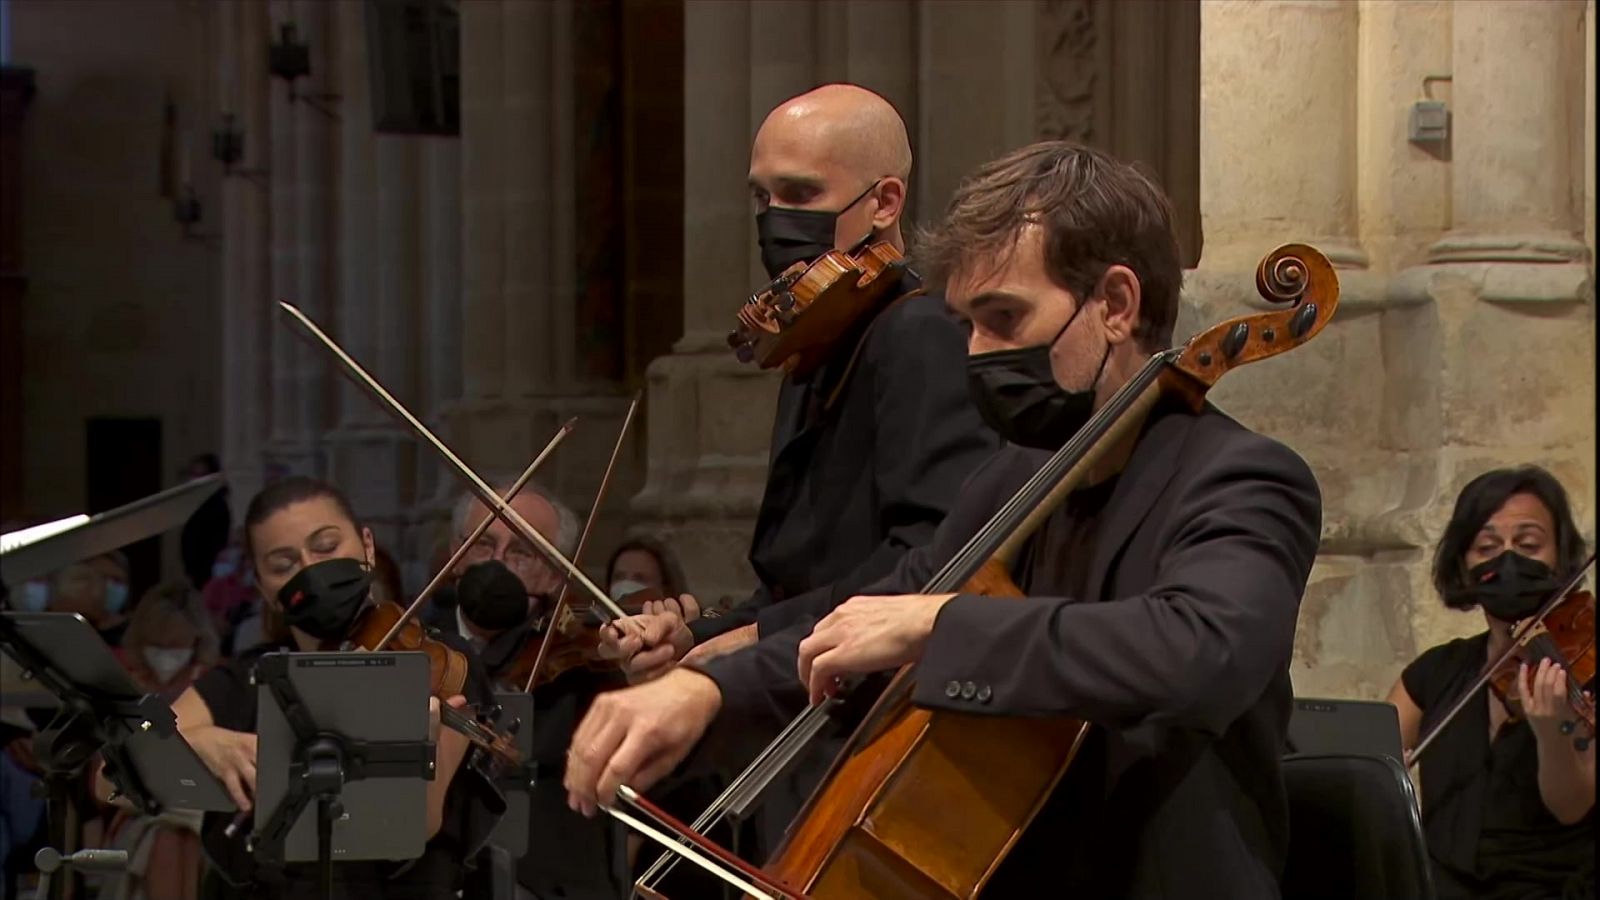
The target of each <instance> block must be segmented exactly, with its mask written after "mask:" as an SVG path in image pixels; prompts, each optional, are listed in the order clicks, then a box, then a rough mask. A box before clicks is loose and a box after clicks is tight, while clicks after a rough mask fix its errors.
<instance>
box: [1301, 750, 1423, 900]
mask: <svg viewBox="0 0 1600 900" xmlns="http://www.w3.org/2000/svg"><path fill="white" fill-rule="evenodd" d="M1283 776H1284V780H1285V782H1286V783H1287V787H1288V793H1289V859H1288V862H1287V864H1286V865H1285V866H1284V873H1283V897H1284V900H1350V898H1355V897H1382V898H1385V900H1433V897H1434V892H1433V891H1434V889H1433V874H1432V871H1431V869H1430V863H1429V861H1428V848H1427V844H1426V841H1425V839H1424V838H1423V834H1422V817H1421V815H1420V813H1419V811H1418V806H1417V795H1416V789H1415V788H1414V787H1413V786H1412V784H1411V779H1410V778H1408V777H1406V771H1405V769H1404V768H1403V767H1401V765H1400V763H1398V762H1396V761H1395V760H1393V759H1391V758H1389V757H1387V756H1360V755H1354V754H1303V755H1295V756H1287V757H1284V760H1283Z"/></svg>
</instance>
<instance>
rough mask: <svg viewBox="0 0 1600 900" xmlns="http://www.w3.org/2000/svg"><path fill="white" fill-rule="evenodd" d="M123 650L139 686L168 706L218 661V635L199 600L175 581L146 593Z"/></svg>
mask: <svg viewBox="0 0 1600 900" xmlns="http://www.w3.org/2000/svg"><path fill="white" fill-rule="evenodd" d="M122 647H123V651H124V652H125V653H126V654H127V660H126V662H127V666H128V669H129V671H131V672H133V675H134V677H135V678H137V679H138V681H139V683H140V685H141V686H142V687H144V688H145V690H148V691H152V692H155V693H159V694H161V695H163V696H164V697H166V698H167V700H168V701H169V702H170V701H172V700H175V699H177V697H178V695H179V694H181V693H183V690H184V688H187V687H188V686H189V683H190V682H192V681H193V680H194V679H195V677H196V676H197V675H198V674H199V673H200V672H202V671H204V670H205V669H207V668H209V667H210V666H213V665H215V664H216V663H217V661H218V659H219V657H220V654H219V652H218V641H217V634H216V631H215V630H214V629H213V628H212V627H211V619H210V617H209V616H207V615H206V611H205V609H204V608H203V607H202V606H201V605H200V598H199V597H198V596H197V595H196V594H195V593H194V591H192V590H191V589H190V588H189V587H188V585H186V584H184V583H182V582H176V581H170V582H167V583H165V584H161V585H157V586H156V587H153V588H151V589H150V590H148V591H146V592H145V595H144V597H142V598H141V599H140V601H139V608H138V609H137V610H135V611H134V613H133V620H132V621H131V622H130V623H129V625H128V633H127V634H126V635H124V637H123V639H122Z"/></svg>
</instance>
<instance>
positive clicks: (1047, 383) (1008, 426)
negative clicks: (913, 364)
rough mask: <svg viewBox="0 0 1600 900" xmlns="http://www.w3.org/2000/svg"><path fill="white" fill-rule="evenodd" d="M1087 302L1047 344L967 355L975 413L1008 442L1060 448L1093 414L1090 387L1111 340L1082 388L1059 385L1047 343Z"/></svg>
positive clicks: (1102, 368) (1069, 320)
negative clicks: (1066, 387)
mask: <svg viewBox="0 0 1600 900" xmlns="http://www.w3.org/2000/svg"><path fill="white" fill-rule="evenodd" d="M1088 305H1089V304H1088V303H1083V304H1080V305H1079V306H1078V308H1077V309H1075V310H1073V311H1072V315H1070V316H1068V317H1067V324H1065V325H1062V326H1061V330H1060V331H1057V332H1056V336H1055V337H1053V338H1051V339H1050V340H1049V341H1047V342H1046V343H1043V344H1039V345H1037V346H1034V347H1020V348H1018V349H1015V350H996V351H995V352H993V353H980V354H978V355H976V356H969V357H967V391H968V392H969V393H970V394H971V395H972V402H973V404H974V405H975V406H977V407H978V415H979V416H981V417H982V418H983V421H984V422H985V424H987V425H988V426H989V427H990V428H993V429H994V430H995V433H996V434H998V435H1000V436H1001V437H1002V438H1004V439H1005V440H1007V441H1009V442H1010V443H1013V444H1017V445H1019V446H1023V447H1034V448H1037V449H1040V450H1059V449H1061V447H1062V445H1063V444H1065V443H1066V442H1067V441H1069V440H1071V439H1072V436H1073V435H1074V434H1077V433H1078V429H1080V428H1082V427H1083V423H1085V422H1087V421H1089V417H1090V416H1091V415H1093V414H1094V389H1095V385H1097V384H1099V383H1100V373H1101V372H1103V371H1105V368H1106V360H1107V359H1109V358H1110V357H1111V345H1110V344H1109V343H1108V344H1106V352H1105V354H1104V355H1102V356H1101V357H1100V367H1099V368H1097V369H1095V372H1094V378H1093V379H1091V380H1090V381H1089V386H1088V387H1087V388H1085V389H1084V390H1081V391H1068V390H1065V389H1063V388H1062V387H1061V385H1059V384H1056V376H1055V371H1054V370H1053V369H1051V368H1050V348H1051V347H1054V346H1055V345H1056V341H1059V340H1061V336H1062V335H1063V334H1066V333H1067V329H1068V328H1069V327H1071V326H1072V322H1073V320H1074V319H1076V318H1078V313H1081V312H1083V309H1084V307H1085V306H1088Z"/></svg>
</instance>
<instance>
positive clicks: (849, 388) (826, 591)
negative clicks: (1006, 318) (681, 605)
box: [690, 275, 1000, 641]
mask: <svg viewBox="0 0 1600 900" xmlns="http://www.w3.org/2000/svg"><path fill="white" fill-rule="evenodd" d="M916 286H917V283H916V281H915V280H914V279H913V278H912V277H911V276H910V275H906V276H904V277H903V279H902V285H901V287H900V293H902V294H903V293H907V292H909V291H911V290H913V289H914V288H915V287H916ZM858 343H859V344H860V345H861V346H860V354H859V358H858V359H857V360H856V361H855V366H854V368H853V369H852V370H849V371H848V372H847V371H846V370H847V369H848V368H849V359H850V356H851V352H852V350H854V349H855V347H856V345H857V344H858ZM965 361H966V338H965V337H964V336H963V335H962V333H961V329H960V328H959V327H958V326H957V325H956V323H955V322H954V320H953V319H952V318H951V317H950V315H949V313H948V312H947V311H946V310H945V307H944V301H943V299H942V298H939V297H937V296H932V295H927V294H922V295H918V296H913V297H906V298H905V299H902V300H900V301H899V302H897V303H895V304H893V305H891V306H889V307H888V308H887V309H885V310H883V311H882V312H880V313H879V314H878V315H877V316H876V317H875V320H874V321H873V322H872V323H870V327H869V326H868V325H865V324H864V325H863V326H862V327H861V328H860V329H858V332H857V333H856V334H855V335H854V336H852V337H851V338H848V339H846V340H844V341H841V342H840V346H839V347H838V348H837V349H835V350H834V352H833V353H832V355H831V356H830V357H829V359H828V361H827V363H826V364H824V365H823V366H822V367H821V368H820V369H819V370H818V371H817V372H815V373H813V374H812V376H811V377H809V378H808V379H806V380H805V381H799V380H796V379H794V378H792V377H786V378H784V380H783V384H782V386H781V387H780V388H779V391H778V409H777V416H776V420H775V422H774V424H773V430H772V450H771V458H770V463H769V468H768V475H767V486H766V492H765V494H764V495H763V497H762V501H761V511H760V513H759V514H758V516H757V518H756V527H755V533H754V535H753V537H752V539H751V545H750V563H751V565H752V566H754V567H755V570H756V575H757V576H758V577H759V578H760V581H761V586H760V587H759V588H757V590H756V592H755V594H754V595H753V596H752V597H751V598H750V599H749V600H748V601H746V602H745V603H742V604H740V605H739V606H737V607H735V608H734V609H733V610H730V611H729V612H728V613H727V614H725V615H722V616H719V617H716V618H702V619H700V620H698V621H696V622H694V623H693V624H692V625H691V626H690V628H691V630H692V631H693V632H694V634H695V639H696V640H697V641H703V640H706V639H707V638H710V637H714V636H715V635H718V634H721V633H723V632H726V631H729V630H731V629H733V628H737V627H739V626H741V625H746V624H749V623H751V622H758V623H759V625H758V630H759V633H761V634H771V633H775V632H777V631H781V630H782V629H783V628H785V627H787V626H788V625H790V624H792V620H793V618H794V617H795V616H794V614H793V613H792V612H791V609H793V610H801V609H804V608H809V605H810V604H809V603H808V604H803V605H802V606H799V607H791V606H790V602H789V601H792V600H794V599H798V598H800V597H802V596H804V597H806V598H808V600H809V601H811V602H812V603H823V604H829V603H834V602H840V601H842V600H843V599H845V598H848V597H850V596H851V595H853V594H854V593H856V592H857V591H859V590H860V589H861V588H862V587H864V586H866V585H868V584H870V583H872V582H873V581H876V580H878V579H881V578H883V577H884V576H886V575H888V574H889V573H890V572H891V571H893V570H894V567H895V564H896V563H898V562H899V560H900V557H901V556H903V555H904V554H905V552H906V551H907V550H909V549H910V548H912V547H915V546H918V545H920V544H923V543H926V542H927V541H928V540H930V539H931V538H932V537H933V531H934V528H935V527H937V526H938V524H939V521H940V520H941V519H943V518H944V515H945V513H946V512H948V511H949V509H950V507H951V505H952V504H953V503H954V501H955V495H956V489H957V488H958V487H959V486H960V485H961V482H962V481H963V480H965V479H966V477H967V476H968V475H969V474H971V473H972V471H973V470H974V469H975V468H976V467H977V466H978V465H979V464H980V463H981V462H982V461H983V460H984V459H986V458H988V457H989V456H990V455H991V454H992V453H993V452H994V451H995V449H996V448H998V447H999V443H1000V442H999V438H998V437H996V436H995V434H994V432H993V431H991V430H990V429H989V428H988V427H987V426H985V425H984V424H983V422H982V420H981V419H979V418H978V413H977V410H976V409H975V408H974V407H973V405H972V401H971V398H970V397H969V396H968V393H967V381H966V368H965ZM841 379H843V382H842V383H843V389H842V391H841V392H840V393H839V395H838V398H837V400H835V401H834V403H833V405H832V407H831V408H828V409H826V410H823V409H822V408H821V407H822V406H823V404H824V401H825V400H826V399H827V398H828V396H829V395H830V394H831V393H832V392H833V391H834V390H835V388H836V387H837V386H838V385H839V384H840V383H841Z"/></svg>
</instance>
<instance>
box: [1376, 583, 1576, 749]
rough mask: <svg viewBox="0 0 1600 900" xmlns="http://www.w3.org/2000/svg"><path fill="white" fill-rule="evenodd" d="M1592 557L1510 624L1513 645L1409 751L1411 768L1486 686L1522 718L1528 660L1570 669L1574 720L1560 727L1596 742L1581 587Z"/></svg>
mask: <svg viewBox="0 0 1600 900" xmlns="http://www.w3.org/2000/svg"><path fill="white" fill-rule="evenodd" d="M1594 561H1595V554H1593V553H1590V554H1589V558H1588V559H1587V560H1585V561H1584V563H1583V565H1581V566H1579V567H1578V569H1577V571H1575V572H1574V573H1573V574H1572V577H1571V578H1569V579H1568V580H1567V583H1566V584H1564V585H1562V586H1561V588H1560V589H1559V590H1557V591H1556V592H1555V593H1554V594H1553V595H1551V597H1550V599H1549V600H1547V601H1545V603H1544V605H1543V606H1542V607H1540V609H1539V611H1538V612H1536V613H1534V614H1533V615H1531V616H1529V617H1527V618H1526V619H1522V620H1520V621H1518V622H1516V623H1514V624H1513V625H1512V626H1511V645H1510V646H1508V647H1506V649H1505V650H1504V651H1502V652H1501V654H1500V656H1499V657H1498V658H1496V659H1494V660H1492V661H1490V663H1489V665H1487V666H1485V667H1484V670H1483V673H1482V674H1480V675H1479V676H1478V677H1477V679H1476V680H1475V681H1473V682H1472V684H1470V685H1468V686H1467V689H1466V690H1464V691H1462V692H1461V693H1460V695H1459V696H1457V697H1456V699H1455V701H1454V702H1453V703H1451V705H1450V709H1449V711H1447V712H1446V713H1445V714H1444V715H1443V716H1442V717H1441V718H1440V719H1439V720H1438V721H1437V722H1435V723H1434V724H1433V727H1432V728H1431V729H1429V730H1428V732H1427V734H1425V735H1423V736H1422V739H1421V740H1419V741H1417V746H1415V747H1413V748H1412V749H1411V750H1410V751H1409V752H1408V753H1406V755H1405V756H1406V758H1405V764H1406V767H1407V768H1410V767H1411V766H1414V765H1416V763H1417V760H1418V759H1420V758H1421V757H1422V754H1423V752H1424V751H1426V750H1427V749H1428V747H1429V746H1431V745H1432V744H1433V742H1434V739H1435V738H1437V737H1438V736H1439V735H1440V733H1441V732H1443V731H1444V729H1445V726H1447V725H1449V724H1450V723H1451V721H1453V720H1454V719H1455V717H1456V716H1457V715H1459V714H1460V713H1461V710H1463V709H1465V708H1466V705H1467V704H1468V703H1469V702H1470V701H1471V700H1472V698H1474V697H1476V696H1477V695H1478V691H1479V689H1481V688H1482V687H1483V686H1484V685H1485V684H1488V685H1489V689H1490V690H1491V691H1493V692H1494V694H1495V696H1497V697H1499V698H1500V702H1502V703H1504V704H1505V706H1506V711H1507V712H1508V713H1510V714H1511V716H1512V718H1521V717H1522V714H1523V713H1522V700H1521V698H1520V697H1519V696H1517V672H1518V667H1520V666H1521V665H1522V664H1524V663H1526V664H1527V665H1528V667H1529V668H1534V667H1536V666H1538V665H1539V663H1540V662H1541V661H1543V660H1546V659H1548V660H1551V661H1552V662H1554V663H1555V664H1556V665H1558V666H1560V667H1561V668H1562V669H1563V670H1565V671H1566V673H1567V703H1568V706H1569V707H1570V708H1571V709H1572V714H1573V716H1574V718H1573V719H1571V720H1569V721H1568V722H1567V723H1566V724H1565V725H1563V726H1562V731H1564V732H1566V733H1567V734H1571V735H1574V737H1573V743H1574V744H1575V745H1576V746H1577V748H1578V749H1579V750H1583V749H1586V748H1587V747H1588V746H1589V742H1590V741H1592V740H1594V701H1593V700H1590V699H1589V697H1588V696H1587V695H1585V694H1584V690H1585V689H1592V688H1593V687H1594V594H1592V593H1590V592H1588V591H1580V590H1578V585H1580V584H1582V583H1583V578H1584V574H1585V573H1587V572H1588V571H1589V567H1590V566H1592V565H1594Z"/></svg>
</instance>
